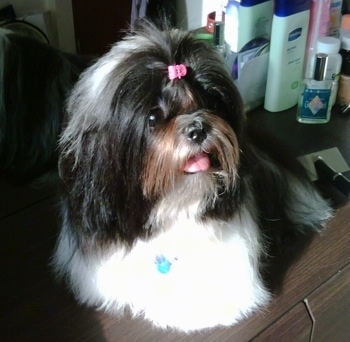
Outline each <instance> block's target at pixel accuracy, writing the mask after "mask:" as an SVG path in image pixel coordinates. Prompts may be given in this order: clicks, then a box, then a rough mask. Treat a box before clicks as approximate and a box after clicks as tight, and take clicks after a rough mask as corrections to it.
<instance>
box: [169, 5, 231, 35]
mask: <svg viewBox="0 0 350 342" xmlns="http://www.w3.org/2000/svg"><path fill="white" fill-rule="evenodd" d="M226 3H227V0H226V1H225V0H176V10H177V21H178V25H179V26H180V27H182V28H183V29H185V30H194V29H196V28H199V27H202V26H205V25H206V23H207V15H208V14H209V13H210V12H213V11H215V10H216V9H217V8H220V5H221V4H225V5H226Z"/></svg>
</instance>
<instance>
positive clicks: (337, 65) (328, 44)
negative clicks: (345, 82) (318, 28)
mask: <svg viewBox="0 0 350 342" xmlns="http://www.w3.org/2000/svg"><path fill="white" fill-rule="evenodd" d="M339 50H340V40H339V39H338V38H335V37H320V38H318V40H317V45H316V52H321V53H325V54H327V55H328V61H327V70H326V76H325V79H326V80H332V82H333V86H332V94H331V104H332V106H333V105H334V104H335V100H336V98H337V93H338V84H339V75H340V69H341V64H342V56H341V55H340V53H339ZM313 64H314V63H313Z"/></svg>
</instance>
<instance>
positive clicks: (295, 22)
mask: <svg viewBox="0 0 350 342" xmlns="http://www.w3.org/2000/svg"><path fill="white" fill-rule="evenodd" d="M309 16H310V0H298V1H290V0H276V1H275V13H274V16H273V21H272V33H271V45H270V60H269V67H268V73H267V84H266V93H265V103H264V107H265V109H266V110H268V111H270V112H278V111H282V110H286V109H288V108H291V107H293V106H295V105H296V104H297V102H298V95H299V87H300V83H301V81H302V79H303V66H304V56H305V46H306V38H307V30H308V25H309Z"/></svg>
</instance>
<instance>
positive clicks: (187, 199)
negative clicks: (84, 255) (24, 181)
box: [60, 23, 245, 242]
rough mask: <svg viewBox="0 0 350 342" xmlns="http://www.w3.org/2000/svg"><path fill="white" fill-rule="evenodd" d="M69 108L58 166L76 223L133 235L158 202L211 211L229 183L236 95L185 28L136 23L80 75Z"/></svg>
mask: <svg viewBox="0 0 350 342" xmlns="http://www.w3.org/2000/svg"><path fill="white" fill-rule="evenodd" d="M68 114H69V118H68V124H67V127H66V129H65V131H64V133H63V135H62V139H61V158H60V172H61V177H62V179H63V184H64V186H65V187H66V189H67V192H66V193H67V199H66V200H67V203H68V208H70V209H71V213H70V216H71V217H72V220H73V222H75V225H76V227H78V229H82V230H84V231H86V232H94V233H95V231H96V230H97V227H99V230H101V234H102V235H101V238H108V239H109V238H110V237H111V236H113V237H114V238H115V237H118V238H120V239H122V240H124V241H127V242H132V241H133V240H134V239H135V238H136V237H139V236H141V235H145V225H152V222H150V219H149V218H150V215H151V212H152V210H153V209H154V208H155V206H157V205H158V206H159V205H160V204H159V203H162V205H163V207H162V208H163V209H164V205H165V203H166V205H165V207H167V208H169V207H172V210H171V211H173V212H176V210H177V209H176V208H177V207H178V208H181V210H183V209H184V208H186V207H187V206H189V205H191V204H194V203H195V202H196V203H197V202H198V203H197V204H198V205H197V206H196V211H197V215H199V216H201V215H205V214H207V215H208V213H210V212H211V213H212V215H213V213H215V212H217V209H216V207H217V206H220V207H224V205H223V204H222V203H223V202H224V201H223V200H222V199H223V198H224V197H225V196H228V194H231V195H232V193H234V192H235V182H236V178H237V177H236V176H237V172H238V171H237V170H238V165H239V145H240V141H241V139H242V132H243V130H244V121H245V119H244V115H243V110H242V103H241V99H240V96H239V94H238V91H237V90H236V88H235V86H234V84H233V82H232V79H231V77H230V75H229V73H228V72H227V71H226V68H225V65H224V63H223V60H222V59H221V57H220V56H219V54H218V53H217V52H216V51H215V49H214V48H213V47H210V46H208V45H207V43H205V42H203V41H201V40H199V39H196V38H195V37H194V36H193V35H192V34H190V33H187V32H182V31H179V30H168V31H165V32H161V31H159V30H157V29H156V28H155V27H154V26H152V25H151V24H147V23H146V24H144V25H143V26H142V27H141V29H140V30H138V31H137V32H136V33H135V34H133V35H129V36H127V37H126V38H125V39H124V40H123V41H121V42H119V43H117V44H116V45H114V46H113V47H112V49H111V51H110V52H109V53H107V54H106V55H105V56H103V57H102V58H101V59H99V60H98V61H97V62H96V63H95V64H94V65H93V66H92V67H91V68H90V69H88V70H87V71H86V72H85V73H84V74H83V75H82V78H81V79H80V81H79V82H78V84H77V85H76V87H75V89H74V91H73V93H72V95H71V97H70V99H69V102H68ZM220 199H221V200H220ZM223 210H224V209H223ZM169 212H170V211H169ZM169 212H168V213H169ZM165 215H167V214H165Z"/></svg>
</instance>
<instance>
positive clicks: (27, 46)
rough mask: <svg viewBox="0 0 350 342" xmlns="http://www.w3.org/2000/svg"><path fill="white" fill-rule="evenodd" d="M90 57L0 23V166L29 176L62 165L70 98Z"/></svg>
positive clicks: (24, 177)
mask: <svg viewBox="0 0 350 342" xmlns="http://www.w3.org/2000/svg"><path fill="white" fill-rule="evenodd" d="M90 60H91V58H90V57H80V56H79V57H78V56H76V55H73V54H68V53H63V52H61V51H59V50H58V49H55V48H54V47H52V46H50V45H48V44H45V43H42V42H40V41H38V40H36V39H34V38H32V37H28V36H25V35H21V34H18V33H14V32H11V31H9V30H7V29H3V28H0V172H1V173H3V174H6V176H9V177H11V179H12V180H14V181H16V182H26V181H28V180H30V179H33V178H35V177H37V176H39V175H41V174H42V173H43V172H45V171H48V170H50V169H55V168H57V157H58V153H57V152H58V150H57V141H58V137H59V134H60V133H61V130H62V123H63V120H64V106H65V100H66V97H67V96H68V94H69V92H70V91H71V89H72V87H73V85H74V84H75V82H76V81H77V79H78V77H79V75H80V73H81V72H82V71H83V70H84V69H85V68H86V67H87V66H88V64H89V63H90Z"/></svg>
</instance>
